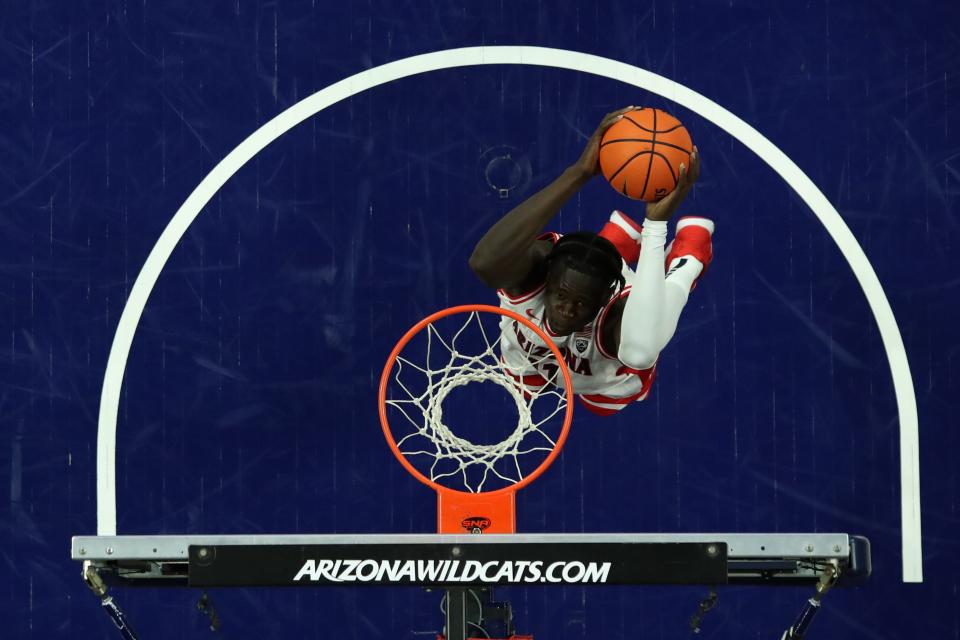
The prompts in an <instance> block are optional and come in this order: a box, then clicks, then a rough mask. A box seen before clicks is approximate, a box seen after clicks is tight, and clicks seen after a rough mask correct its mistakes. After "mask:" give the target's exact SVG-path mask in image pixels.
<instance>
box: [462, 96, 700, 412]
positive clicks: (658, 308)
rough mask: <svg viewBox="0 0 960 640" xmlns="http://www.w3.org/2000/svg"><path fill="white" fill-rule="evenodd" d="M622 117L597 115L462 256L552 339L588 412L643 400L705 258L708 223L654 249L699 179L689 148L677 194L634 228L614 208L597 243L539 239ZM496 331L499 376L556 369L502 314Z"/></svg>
mask: <svg viewBox="0 0 960 640" xmlns="http://www.w3.org/2000/svg"><path fill="white" fill-rule="evenodd" d="M633 108H634V107H627V108H625V109H620V110H619V111H614V112H613V113H610V114H607V116H606V117H604V119H603V120H602V121H601V123H600V125H599V126H598V127H597V130H596V131H595V132H594V133H593V135H592V136H591V137H590V139H589V141H588V142H587V145H586V147H585V148H584V150H583V152H582V154H581V155H580V158H579V159H578V160H577V161H576V163H574V164H573V165H572V166H570V167H569V168H567V169H566V170H565V171H564V172H563V173H562V174H561V175H560V176H559V177H558V178H557V179H556V180H554V181H553V182H551V183H550V184H549V185H547V186H546V187H544V188H543V189H541V190H540V191H538V192H537V193H535V194H533V195H532V196H531V197H530V198H528V199H527V200H525V201H524V202H522V203H520V204H519V205H517V207H516V208H514V209H513V210H511V211H510V212H508V213H507V214H506V215H505V216H504V217H503V218H501V219H500V220H499V221H497V223H496V224H494V225H493V227H491V228H490V229H489V230H488V231H487V232H486V234H485V235H484V236H483V237H482V238H481V239H480V241H479V242H478V243H477V246H476V248H475V249H474V251H473V255H471V256H470V268H471V269H472V270H473V272H474V273H476V274H477V276H478V277H479V278H480V280H481V281H483V283H484V284H486V285H487V286H489V287H492V288H494V289H496V290H497V294H498V295H499V297H500V306H501V307H503V308H505V309H510V310H513V311H516V312H517V313H519V314H520V315H525V316H527V317H529V318H530V319H531V320H532V321H533V322H534V323H535V324H537V325H538V326H540V327H541V328H542V329H543V330H544V331H545V332H546V333H547V335H549V336H550V337H551V338H552V339H553V341H554V342H555V343H556V344H557V346H558V347H559V348H560V351H561V352H562V353H563V355H564V359H565V360H566V361H567V364H568V365H569V369H570V377H571V380H572V382H573V387H574V392H575V393H576V394H577V396H578V397H579V398H580V400H581V402H582V403H583V404H584V405H585V406H586V407H587V408H588V409H590V410H591V411H593V412H594V413H597V414H599V415H612V414H614V413H616V412H617V411H619V410H621V409H623V408H624V407H625V406H627V405H628V404H630V403H631V402H634V401H640V400H643V399H645V398H646V397H647V394H648V393H649V392H650V386H651V384H652V382H653V378H654V376H655V374H656V365H657V358H658V356H659V354H660V351H661V350H662V349H663V348H664V347H665V346H666V345H667V343H668V342H669V341H670V339H671V338H672V337H673V334H674V331H675V330H676V327H677V321H678V320H679V318H680V313H681V311H682V310H683V307H684V305H685V304H686V302H687V296H688V295H689V293H690V292H691V291H692V290H693V288H694V287H695V286H696V283H697V280H698V279H699V277H700V275H701V274H702V273H703V270H704V269H706V267H707V266H708V265H709V264H710V261H711V260H712V258H713V247H712V243H711V236H712V234H713V229H714V225H713V222H711V221H710V220H707V219H706V218H700V217H684V218H681V219H680V220H679V221H678V223H677V229H676V233H675V235H674V239H673V242H672V243H671V244H670V245H669V246H667V247H665V245H666V239H667V222H668V221H669V220H670V219H671V218H672V217H673V215H674V213H675V212H676V210H677V208H678V207H679V206H680V203H681V202H682V201H683V199H684V197H685V196H686V195H687V192H689V191H690V188H691V187H692V186H693V184H694V182H696V180H697V176H698V175H699V174H700V156H699V152H698V151H697V149H696V147H694V151H693V154H692V155H691V156H690V166H689V167H687V166H685V165H681V166H680V178H679V181H678V183H677V187H676V188H675V189H674V190H673V191H672V192H671V193H670V194H668V195H667V196H666V197H664V198H663V199H662V200H660V201H658V202H651V203H647V206H646V220H645V221H644V223H643V225H642V226H641V225H638V224H637V223H635V222H634V221H632V220H630V219H629V218H628V217H627V216H626V215H624V214H622V213H621V212H618V211H615V212H614V213H613V215H612V216H611V217H610V221H609V222H608V223H607V224H606V226H605V227H604V228H603V230H602V231H601V232H600V233H599V234H597V233H593V232H588V231H578V232H575V233H570V234H567V235H563V236H561V235H559V234H556V233H543V230H544V228H545V227H546V225H547V224H548V223H549V222H550V220H551V219H552V218H553V217H554V215H556V213H557V212H558V211H559V210H560V208H561V207H562V206H563V204H564V203H565V202H567V200H569V199H570V197H571V196H573V195H574V194H575V193H576V192H577V191H578V190H579V189H580V188H581V187H582V186H583V185H584V184H586V183H587V182H588V181H589V180H591V179H592V178H593V177H594V176H596V175H597V174H598V173H599V170H600V169H599V151H600V139H601V138H602V137H603V133H604V132H605V131H606V130H607V129H608V128H609V127H610V126H611V125H613V123H615V122H616V121H617V120H619V119H620V118H622V117H623V114H624V113H626V112H627V111H630V110H631V109H633ZM641 247H642V250H641ZM634 261H636V263H637V264H636V269H635V270H634V269H631V268H630V265H632V264H633V263H634ZM501 332H502V339H501V351H502V355H503V359H504V363H505V365H506V367H507V368H508V370H509V371H510V373H511V374H512V375H514V376H515V377H517V378H518V379H521V378H522V379H523V381H524V383H525V384H526V385H529V386H531V387H534V388H536V387H538V386H543V385H545V384H546V383H547V380H548V379H549V378H550V377H551V376H552V374H553V373H554V372H555V370H556V368H555V365H553V368H551V366H550V364H549V362H544V361H543V359H542V357H540V356H542V354H544V353H546V351H545V348H544V346H543V342H542V340H540V339H539V338H538V337H537V335H536V334H535V333H534V332H532V331H530V330H529V329H528V328H526V327H524V326H523V325H522V324H521V323H519V322H515V321H513V320H511V319H509V318H507V317H506V316H505V317H504V319H503V321H502V322H501Z"/></svg>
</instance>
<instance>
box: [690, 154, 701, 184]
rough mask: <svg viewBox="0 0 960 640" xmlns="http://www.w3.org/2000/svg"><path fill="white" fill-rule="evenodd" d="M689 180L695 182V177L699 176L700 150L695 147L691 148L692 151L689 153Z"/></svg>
mask: <svg viewBox="0 0 960 640" xmlns="http://www.w3.org/2000/svg"><path fill="white" fill-rule="evenodd" d="M689 174H690V178H689V179H690V182H691V183H693V182H696V181H697V178H699V177H700V150H699V149H697V148H696V147H694V148H693V153H691V154H690V172H689Z"/></svg>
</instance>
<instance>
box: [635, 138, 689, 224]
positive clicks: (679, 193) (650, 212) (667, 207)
mask: <svg viewBox="0 0 960 640" xmlns="http://www.w3.org/2000/svg"><path fill="white" fill-rule="evenodd" d="M699 177H700V151H699V150H697V147H696V145H694V147H693V153H691V154H690V166H689V167H687V166H686V165H685V164H681V165H680V179H679V180H677V186H676V187H675V188H674V190H673V191H671V192H670V193H668V194H667V195H665V196H664V197H663V198H661V199H660V200H658V201H656V202H648V203H647V220H669V219H670V218H672V217H673V214H674V213H676V211H677V208H678V207H679V206H680V203H681V202H683V199H684V198H686V197H687V193H688V192H689V191H690V189H691V188H692V187H693V183H694V182H696V181H697V178H699Z"/></svg>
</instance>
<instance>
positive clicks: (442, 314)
mask: <svg viewBox="0 0 960 640" xmlns="http://www.w3.org/2000/svg"><path fill="white" fill-rule="evenodd" d="M475 311H476V312H482V313H494V314H497V315H501V316H506V317H508V318H511V319H513V320H516V321H517V322H520V323H521V324H523V325H526V326H527V327H528V328H530V329H531V330H532V331H534V332H535V333H536V334H537V335H538V336H539V337H540V338H541V339H542V340H543V341H544V343H545V344H546V345H547V347H549V348H550V351H551V352H552V353H553V356H554V358H555V359H556V361H557V364H558V367H559V369H560V372H561V373H562V374H563V381H564V389H565V391H566V396H567V407H566V409H565V411H564V416H563V426H562V427H561V429H560V436H559V437H558V438H557V444H556V446H555V447H554V448H553V451H551V452H550V455H548V456H547V457H546V458H545V459H544V461H543V462H541V463H540V466H538V467H537V468H536V469H534V470H533V471H532V472H531V473H530V474H529V475H528V476H526V477H525V478H523V479H522V480H521V481H520V482H517V483H516V484H512V485H510V486H508V487H502V488H500V489H496V490H494V491H479V492H476V493H473V492H470V491H460V490H458V489H451V488H449V487H445V486H443V485H442V484H439V483H437V482H434V481H433V480H431V479H430V478H428V477H427V476H425V475H423V474H422V473H421V472H420V471H419V470H418V469H417V468H416V467H414V466H413V464H411V463H410V461H409V460H407V458H406V456H404V455H403V453H402V452H401V451H400V447H399V446H398V445H397V442H396V440H395V439H394V437H393V433H392V432H391V431H390V421H389V419H388V418H387V403H386V400H387V384H388V383H389V382H390V373H391V371H393V365H394V364H396V361H397V357H398V356H399V355H400V352H401V351H403V348H404V347H406V346H407V344H408V343H409V342H410V340H411V339H412V338H413V336H415V335H416V334H417V333H419V332H420V331H421V330H423V328H424V327H426V326H427V325H429V324H432V323H433V322H436V321H437V320H440V319H442V318H446V317H448V316H452V315H456V314H458V313H473V312H475ZM377 405H378V408H379V411H380V427H381V428H382V429H383V435H384V437H385V438H386V439H387V444H388V445H389V446H390V450H391V451H392V452H393V455H394V457H395V458H397V460H399V461H400V464H402V465H403V467H404V469H406V470H407V472H408V473H410V475H412V476H413V477H414V478H416V479H417V480H419V481H420V482H422V483H423V484H425V485H427V486H428V487H431V488H432V489H434V490H435V491H437V492H438V493H448V494H463V495H466V496H480V495H483V496H491V497H492V496H499V495H506V494H512V493H516V492H517V491H519V490H520V489H523V488H524V487H526V486H527V485H529V484H530V483H531V482H533V481H534V480H536V479H537V478H539V477H540V476H541V475H542V474H543V473H544V472H545V471H546V470H547V469H548V468H549V467H550V465H551V464H553V461H554V460H555V459H556V457H557V456H558V455H560V451H561V449H563V445H564V443H565V442H566V440H567V434H568V433H569V431H570V423H571V422H572V420H573V381H572V380H571V379H570V369H569V368H568V367H567V363H566V361H565V360H564V359H563V354H562V353H561V352H560V348H559V347H557V345H556V344H555V343H554V342H553V340H552V339H551V338H550V336H548V335H547V334H546V332H545V331H543V330H542V329H541V328H540V327H538V326H537V325H535V324H533V323H532V322H530V320H528V319H527V318H524V317H523V316H521V315H520V314H519V313H516V312H515V311H511V310H509V309H503V308H501V307H495V306H493V305H489V304H463V305H458V306H454V307H448V308H446V309H441V310H440V311H437V312H435V313H432V314H430V315H429V316H427V317H425V318H424V319H423V320H421V321H420V322H418V323H417V324H415V325H413V326H412V327H411V328H410V329H409V330H408V331H407V332H406V333H405V334H403V337H401V338H400V340H398V341H397V344H396V346H394V348H393V351H391V352H390V355H389V356H388V357H387V362H386V364H385V365H384V367H383V372H382V373H381V374H380V388H379V390H378V392H377Z"/></svg>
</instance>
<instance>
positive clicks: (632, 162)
mask: <svg viewBox="0 0 960 640" xmlns="http://www.w3.org/2000/svg"><path fill="white" fill-rule="evenodd" d="M692 151H693V141H692V140H691V139H690V134H689V133H687V130H686V128H685V127H684V126H683V125H682V124H681V123H680V121H679V120H677V119H676V118H674V117H673V116H672V115H670V114H669V113H667V112H666V111H661V110H660V109H644V108H640V109H634V110H633V111H628V112H627V113H625V114H624V116H623V118H622V119H620V120H619V121H617V123H616V124H614V125H613V126H612V127H610V128H609V129H607V131H606V133H604V134H603V139H602V140H601V141H600V170H601V171H603V177H604V178H606V179H607V181H609V182H610V184H611V185H612V186H613V188H614V189H616V190H617V191H619V192H620V193H622V194H623V195H625V196H627V197H628V198H633V199H634V200H646V201H647V202H654V201H656V200H659V199H660V198H662V197H664V196H665V195H667V194H668V193H670V192H671V191H673V189H674V187H676V186H677V180H679V179H680V163H681V162H682V163H683V164H684V165H686V166H687V167H689V166H690V153H691V152H692Z"/></svg>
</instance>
